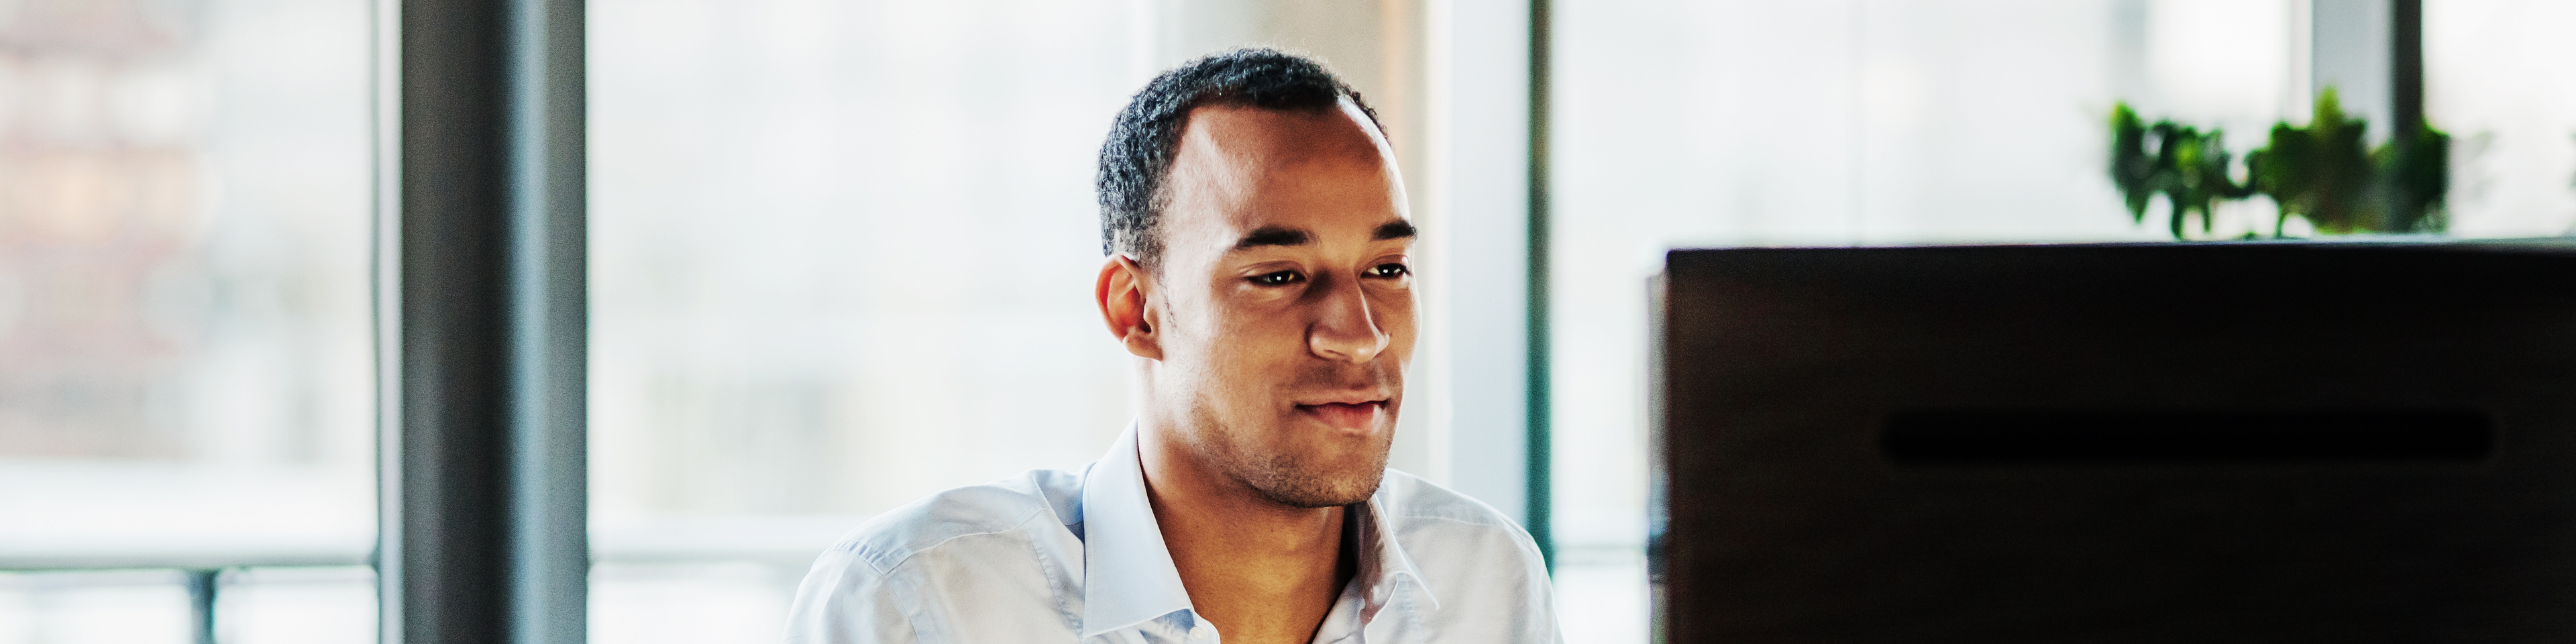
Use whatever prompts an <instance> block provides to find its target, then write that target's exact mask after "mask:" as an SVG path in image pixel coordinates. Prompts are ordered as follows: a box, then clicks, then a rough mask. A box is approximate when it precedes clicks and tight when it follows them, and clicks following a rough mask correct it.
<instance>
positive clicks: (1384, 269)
mask: <svg viewBox="0 0 2576 644" xmlns="http://www.w3.org/2000/svg"><path fill="white" fill-rule="evenodd" d="M1411 274H1413V269H1410V268H1405V266H1404V265H1403V264H1379V265H1376V266H1372V267H1369V270H1368V276H1369V277H1403V276H1406V275H1411Z"/></svg>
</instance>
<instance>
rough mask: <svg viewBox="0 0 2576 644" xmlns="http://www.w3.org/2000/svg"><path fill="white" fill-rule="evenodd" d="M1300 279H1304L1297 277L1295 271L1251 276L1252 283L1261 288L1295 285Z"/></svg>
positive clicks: (1300, 276)
mask: <svg viewBox="0 0 2576 644" xmlns="http://www.w3.org/2000/svg"><path fill="white" fill-rule="evenodd" d="M1301 279H1305V277H1304V276H1302V275H1298V274H1297V271H1279V272H1276V273H1262V274H1260V275H1254V276H1252V283H1254V284H1259V285H1262V286H1286V285H1289V284H1295V283H1297V281H1298V280H1301Z"/></svg>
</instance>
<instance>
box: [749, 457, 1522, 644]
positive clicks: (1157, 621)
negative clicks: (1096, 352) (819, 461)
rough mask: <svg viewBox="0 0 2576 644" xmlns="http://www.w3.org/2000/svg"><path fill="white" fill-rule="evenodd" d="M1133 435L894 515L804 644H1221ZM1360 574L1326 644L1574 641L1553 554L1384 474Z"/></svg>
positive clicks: (795, 619)
mask: <svg viewBox="0 0 2576 644" xmlns="http://www.w3.org/2000/svg"><path fill="white" fill-rule="evenodd" d="M1137 459H1138V457H1137V453H1136V430H1135V428H1134V427H1133V426H1130V427H1129V428H1128V429H1127V431H1126V432H1125V433H1123V434H1120V435H1119V437H1118V442H1117V445H1116V446H1114V447H1111V448H1110V450H1109V454H1108V455H1107V456H1104V457H1101V459H1100V460H1098V461H1094V462H1092V463H1091V464H1090V465H1089V466H1086V467H1084V468H1083V469H1082V471H1081V472H1066V471H1063V470H1032V471H1030V472H1028V473H1027V474H1023V475H1021V476H1017V477H1013V478H1009V479H1003V480H1001V481H995V482H992V483H987V484H984V485H977V486H971V487H962V488H957V489H954V490H949V491H946V492H941V493H938V494H935V495H932V496H931V497H930V498H927V499H923V500H920V501H916V502H913V503H911V504H908V505H905V506H903V507H900V508H896V509H894V510H892V511H889V512H887V513H885V514H883V515H880V516H878V517H877V518H875V519H872V520H870V521H868V522H867V523H865V524H863V525H860V526H859V528H858V529H857V530H855V531H852V532H851V533H850V534H849V536H846V537H843V538H842V539H841V542H840V543H838V544H834V545H833V546H832V548H831V549H829V550H826V551H824V552H823V555H822V556H821V557H820V558H818V559H816V560H815V562H814V569H813V571H812V572H809V573H807V574H806V575H805V582H804V584H802V585H801V586H800V587H798V588H797V590H796V601H795V604H794V606H793V608H791V609H790V611H789V613H788V618H787V641H788V642H791V643H793V644H855V643H858V642H906V643H923V644H931V643H947V642H1084V643H1090V642H1104V643H1109V642H1115V643H1122V644H1128V643H1134V644H1142V643H1147V642H1175V643H1177V642H1191V643H1213V642H1217V641H1218V638H1219V636H1220V634H1219V633H1217V632H1216V627H1215V625H1213V624H1209V623H1206V622H1205V621H1202V620H1200V619H1199V618H1198V613H1197V612H1196V611H1194V610H1192V609H1191V605H1190V595H1189V591H1188V590H1186V589H1185V588H1183V587H1182V586H1181V575H1180V572H1179V570H1177V569H1175V568H1174V567H1173V566H1172V556H1171V552H1170V551H1169V550H1168V549H1166V548H1165V547H1164V545H1163V532H1162V529H1161V528H1160V527H1157V525H1156V524H1155V522H1154V511H1153V506H1152V504H1151V502H1149V501H1148V500H1147V499H1146V497H1145V474H1144V467H1143V465H1142V464H1141V463H1140V462H1139V461H1138V460H1137ZM1352 509H1353V510H1359V511H1354V512H1350V513H1348V514H1347V515H1346V516H1348V517H1351V518H1353V519H1356V520H1358V521H1359V522H1360V523H1359V524H1358V525H1357V526H1355V529H1354V530H1353V531H1352V534H1355V535H1358V538H1359V543H1357V544H1354V548H1353V549H1354V550H1355V551H1356V552H1358V553H1359V558H1360V561H1359V573H1358V574H1357V575H1355V576H1353V577H1352V578H1351V583H1350V585H1348V586H1346V587H1344V588H1343V589H1342V594H1341V597H1340V598H1339V599H1338V600H1336V601H1335V602H1334V603H1333V608H1332V612H1330V613H1329V614H1327V615H1325V617H1324V622H1323V625H1322V626H1321V627H1320V628H1318V629H1316V632H1315V640H1314V641H1315V642H1316V643H1317V644H1361V643H1368V642H1377V643H1388V644H1394V643H1428V642H1462V643H1463V642H1476V643H1480V644H1482V643H1494V644H1540V643H1555V642H1561V641H1563V638H1562V637H1560V636H1559V634H1558V633H1557V628H1556V609H1555V605H1554V603H1553V599H1552V598H1551V597H1550V595H1549V590H1548V582H1547V569H1546V565H1545V564H1544V563H1542V562H1541V560H1540V559H1539V554H1538V547H1537V545H1536V544H1534V543H1532V542H1531V541H1530V537H1529V534H1528V533H1526V532H1522V531H1521V529H1520V527H1519V526H1517V525H1515V524H1513V523H1512V521H1511V519H1509V518H1507V517H1504V516H1503V515H1502V513H1500V512H1496V511H1495V510H1494V509H1493V507H1491V506H1487V505H1485V504H1483V503H1480V502H1477V501H1476V500H1475V499H1470V498H1467V497H1465V496H1462V495H1460V494H1458V493H1456V492H1452V491H1449V490H1448V489H1446V488H1442V487H1440V486H1437V485H1433V484H1431V483H1430V482H1428V481H1424V480H1422V479H1420V478H1416V477H1414V476H1413V475H1410V474H1405V473H1403V472H1398V471H1395V470H1387V472H1386V478H1385V480H1384V482H1382V483H1381V484H1379V486H1378V490H1377V494H1375V495H1373V496H1371V497H1369V500H1368V503H1366V504H1364V505H1355V506H1352Z"/></svg>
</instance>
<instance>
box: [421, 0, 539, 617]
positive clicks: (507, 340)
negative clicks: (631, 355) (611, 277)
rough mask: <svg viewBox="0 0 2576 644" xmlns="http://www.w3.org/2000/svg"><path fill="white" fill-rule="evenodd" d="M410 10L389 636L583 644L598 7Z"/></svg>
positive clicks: (464, 3) (486, 3)
mask: <svg viewBox="0 0 2576 644" xmlns="http://www.w3.org/2000/svg"><path fill="white" fill-rule="evenodd" d="M392 1H397V2H399V4H398V5H389V4H379V7H378V10H379V11H380V12H386V13H387V14H389V15H382V16H380V17H379V22H378V28H379V30H380V32H386V33H380V34H379V37H380V38H385V39H387V40H386V41H384V42H383V43H382V44H380V46H379V47H378V55H380V56H389V57H391V58H392V60H390V61H385V62H382V63H380V64H379V65H378V70H379V73H380V74H384V75H388V76H391V78H387V79H382V81H383V82H388V83H390V86H389V87H388V88H387V89H384V90H380V94H379V100H380V101H381V102H382V103H383V104H382V105H380V106H379V109H380V110H384V109H386V108H388V107H390V108H392V110H393V114H392V115H391V116H390V120H389V121H387V120H380V125H381V126H383V127H384V128H385V129H389V130H393V131H392V132H387V133H385V134H383V135H380V137H379V145H380V146H391V150H390V151H389V154H390V156H389V158H388V156H382V155H380V157H379V158H380V159H381V162H382V163H387V164H389V165H390V166H391V169H390V170H386V171H380V172H379V175H378V176H379V182H380V185H379V188H378V189H379V191H380V193H381V194H380V197H379V207H383V208H389V209H391V210H392V212H390V213H387V214H386V215H385V216H381V217H380V218H379V222H380V224H379V235H385V236H388V237H390V239H386V240H380V242H379V246H378V248H379V252H380V253H381V254H383V255H385V256H383V257H380V258H379V261H378V270H379V271H383V272H384V273H385V274H384V275H383V276H381V277H380V279H379V280H378V284H379V288H380V289H382V290H385V291H390V292H385V293H380V295H379V297H380V298H386V299H389V300H390V304H380V308H379V311H380V313H379V315H380V317H381V318H383V319H380V321H379V324H380V337H381V338H382V341H383V342H385V343H386V348H385V349H383V350H380V352H379V355H380V356H381V357H382V359H385V360H388V361H390V362H392V364H391V365H389V367H390V368H389V369H386V370H383V371H389V372H390V373H386V374H385V376H386V377H390V378H392V379H393V380H394V382H395V383H396V384H395V386H393V387H391V388H389V389H388V390H387V391H386V394H387V395H386V398H387V400H385V401H384V402H383V403H382V404H385V405H388V406H389V412H388V413H387V414H385V416H384V418H383V422H385V423H387V425H388V426H387V427H386V428H385V431H384V432H383V434H382V435H383V436H384V443H383V445H382V446H381V448H382V449H383V450H384V455H383V458H382V467H383V468H384V470H385V475H384V478H383V479H382V482H381V485H382V487H383V489H382V491H381V493H380V502H381V503H382V504H383V505H384V511H383V513H382V516H383V519H382V521H383V525H382V526H381V527H380V534H381V537H380V539H381V540H382V541H381V543H380V545H379V548H378V551H379V554H378V570H379V579H380V583H381V584H382V585H383V593H382V609H383V618H382V619H383V624H384V626H383V631H382V638H383V639H384V640H385V641H386V642H388V643H389V644H390V643H394V642H401V643H404V644H429V643H448V642H456V643H466V642H473V643H484V642H515V643H520V644H536V643H555V644H572V643H578V642H582V641H583V640H584V639H585V633H584V625H585V621H586V616H585V615H584V606H585V604H586V598H587V594H588V593H587V591H588V576H589V575H588V571H589V548H588V539H587V535H586V534H585V529H586V526H585V522H586V515H587V507H586V501H587V496H588V491H587V487H586V485H585V480H586V476H585V464H586V459H587V454H586V450H585V441H586V432H585V427H584V418H585V414H586V411H585V408H584V399H583V397H584V394H583V392H584V386H585V382H584V380H585V378H586V374H585V370H584V363H585V352H586V344H587V339H586V328H587V321H586V313H585V309H586V307H587V302H586V293H585V287H586V278H585V274H584V271H583V264H584V254H585V244H584V230H585V228H584V223H583V220H584V209H585V206H584V201H585V196H584V192H583V171H584V170H583V150H584V145H585V141H584V137H583V118H584V116H583V115H584V102H583V93H584V81H583V75H582V74H583V58H582V43H583V30H582V26H583V25H582V3H581V2H579V0H392Z"/></svg>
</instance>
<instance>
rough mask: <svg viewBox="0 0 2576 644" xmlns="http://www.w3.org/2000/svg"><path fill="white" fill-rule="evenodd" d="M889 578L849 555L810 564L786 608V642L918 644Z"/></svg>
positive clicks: (842, 552) (835, 552)
mask: <svg viewBox="0 0 2576 644" xmlns="http://www.w3.org/2000/svg"><path fill="white" fill-rule="evenodd" d="M891 585H892V580H889V579H888V578H887V577H886V575H884V574H881V573H879V572H877V570H876V568H874V567H872V566H869V565H868V563H867V562H866V561H864V560H861V559H859V558H858V557H857V556H855V554H854V553H851V552H850V551H847V550H832V551H828V552H825V553H823V556H822V557H820V558H817V559H815V560H814V568H813V570H811V571H809V572H807V573H805V581H804V583H801V584H798V585H797V587H796V600H795V602H794V603H793V604H791V605H790V606H789V607H788V610H787V643H788V644H879V643H882V644H917V643H918V642H919V638H918V637H917V636H916V635H915V633H914V630H913V625H912V620H911V618H910V617H909V616H907V615H906V611H905V610H904V609H903V607H902V606H900V605H898V603H897V602H898V601H899V600H900V597H899V593H897V592H895V591H894V589H893V588H891V587H890V586H891Z"/></svg>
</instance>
